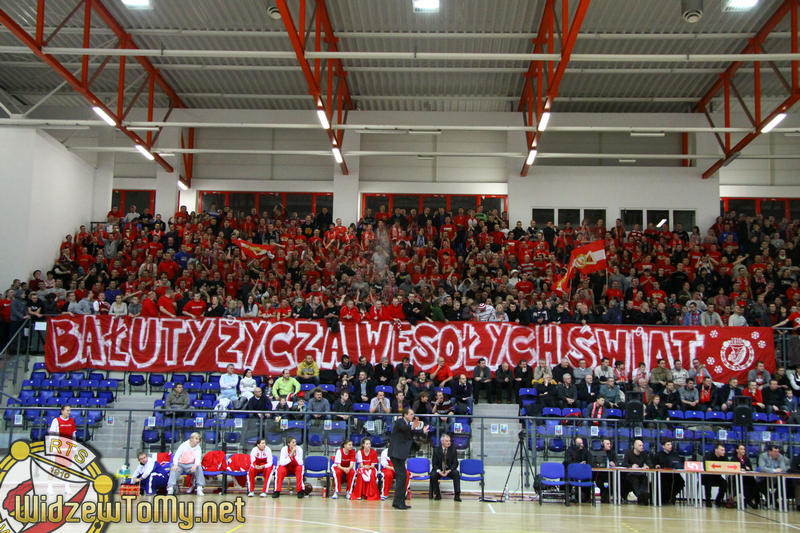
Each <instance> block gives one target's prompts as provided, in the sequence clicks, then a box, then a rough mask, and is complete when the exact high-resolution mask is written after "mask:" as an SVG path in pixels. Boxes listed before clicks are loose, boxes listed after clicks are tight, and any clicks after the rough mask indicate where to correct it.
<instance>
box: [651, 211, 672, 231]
mask: <svg viewBox="0 0 800 533" xmlns="http://www.w3.org/2000/svg"><path fill="white" fill-rule="evenodd" d="M662 221H663V222H664V224H663V225H666V226H667V229H669V228H670V225H669V211H668V210H666V209H648V210H647V227H648V228H649V227H650V224H652V225H653V226H655V227H657V228H659V229H661V226H659V224H661V222H662Z"/></svg>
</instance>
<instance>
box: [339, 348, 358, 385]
mask: <svg viewBox="0 0 800 533" xmlns="http://www.w3.org/2000/svg"><path fill="white" fill-rule="evenodd" d="M336 375H337V376H339V377H342V376H347V379H348V380H350V381H352V380H353V379H354V378H355V376H356V367H355V366H354V365H353V363H351V362H350V356H349V355H347V354H344V355H343V356H342V362H341V363H339V364H338V365H337V366H336Z"/></svg>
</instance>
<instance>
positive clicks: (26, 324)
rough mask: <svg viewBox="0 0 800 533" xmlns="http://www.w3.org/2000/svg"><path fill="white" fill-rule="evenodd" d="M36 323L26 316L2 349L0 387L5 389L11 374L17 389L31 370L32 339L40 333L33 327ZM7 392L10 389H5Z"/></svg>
mask: <svg viewBox="0 0 800 533" xmlns="http://www.w3.org/2000/svg"><path fill="white" fill-rule="evenodd" d="M34 324H35V323H34V322H33V321H32V320H31V319H30V318H26V319H25V320H24V321H23V322H22V323H21V324H20V325H19V327H18V328H17V330H16V331H15V332H14V333H13V334H12V335H11V338H10V339H9V340H8V342H6V345H5V346H3V347H2V349H0V365H1V366H2V368H0V387H2V388H3V389H4V390H5V387H6V380H7V379H8V376H9V375H11V383H12V387H13V391H16V388H17V385H18V384H19V383H21V381H22V379H24V377H23V376H24V375H25V374H26V373H27V372H28V371H29V370H30V358H31V347H32V346H31V345H32V341H33V338H34V335H40V334H39V332H37V331H35V330H34V328H33V327H32V326H34ZM41 340H42V347H44V338H43V337H42V339H41ZM21 367H22V368H21ZM20 378H22V379H20ZM5 392H6V393H8V392H9V391H8V390H5Z"/></svg>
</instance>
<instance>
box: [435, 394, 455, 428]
mask: <svg viewBox="0 0 800 533" xmlns="http://www.w3.org/2000/svg"><path fill="white" fill-rule="evenodd" d="M455 412H456V406H455V402H453V399H452V398H449V397H447V396H445V394H444V393H443V392H442V391H436V396H435V398H434V400H433V405H431V414H434V415H452V414H455ZM438 421H439V424H440V427H446V426H447V424H448V423H449V419H448V418H447V417H446V416H440V417H439V418H438Z"/></svg>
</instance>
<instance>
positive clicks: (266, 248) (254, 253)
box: [231, 239, 275, 259]
mask: <svg viewBox="0 0 800 533" xmlns="http://www.w3.org/2000/svg"><path fill="white" fill-rule="evenodd" d="M231 242H232V243H233V244H235V245H236V246H238V247H239V249H240V250H241V251H242V253H243V254H244V256H245V257H246V258H248V259H260V258H262V257H264V256H266V257H269V258H270V259H272V258H273V257H275V247H273V246H270V245H269V244H254V243H252V242H248V241H243V240H242V239H233V240H231Z"/></svg>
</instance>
